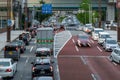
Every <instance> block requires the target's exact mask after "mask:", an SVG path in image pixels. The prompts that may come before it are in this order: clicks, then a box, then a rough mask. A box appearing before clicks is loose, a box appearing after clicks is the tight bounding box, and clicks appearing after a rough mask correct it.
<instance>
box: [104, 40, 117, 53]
mask: <svg viewBox="0 0 120 80" xmlns="http://www.w3.org/2000/svg"><path fill="white" fill-rule="evenodd" d="M117 47H119V45H118V43H117V41H116V40H115V39H113V38H106V39H105V41H104V42H103V48H104V49H105V51H112V50H113V49H114V48H117Z"/></svg>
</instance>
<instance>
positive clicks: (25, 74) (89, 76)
mask: <svg viewBox="0 0 120 80" xmlns="http://www.w3.org/2000/svg"><path fill="white" fill-rule="evenodd" d="M71 33H72V35H73V36H72V38H71V39H70V40H69V41H68V42H67V44H66V45H65V46H64V47H63V49H62V50H61V51H60V53H59V55H58V59H57V60H58V61H55V63H54V78H55V80H59V79H57V78H58V77H57V76H56V75H58V71H59V74H60V80H119V79H120V76H119V75H120V66H119V65H118V64H116V63H114V62H110V60H109V55H110V52H105V51H104V50H103V48H102V47H101V46H99V45H98V44H97V41H93V40H92V39H91V40H90V41H91V44H92V47H91V48H90V47H82V48H78V47H77V46H76V45H75V42H76V35H77V34H78V33H81V34H84V32H82V31H72V32H71ZM35 50H36V44H35V38H33V39H32V40H31V42H30V45H29V46H27V50H26V51H25V53H23V54H21V58H20V60H19V61H18V65H17V72H16V74H15V76H14V78H13V79H7V80H31V69H32V64H31V62H32V61H33V59H34V58H35V54H34V53H35ZM0 56H1V57H3V51H1V54H0ZM57 64H58V65H57ZM57 66H58V68H59V70H56V69H57Z"/></svg>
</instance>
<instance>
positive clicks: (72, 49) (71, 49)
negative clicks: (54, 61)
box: [59, 36, 110, 56]
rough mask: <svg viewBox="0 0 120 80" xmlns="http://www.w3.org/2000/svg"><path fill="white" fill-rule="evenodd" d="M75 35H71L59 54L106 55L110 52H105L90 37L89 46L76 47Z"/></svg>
mask: <svg viewBox="0 0 120 80" xmlns="http://www.w3.org/2000/svg"><path fill="white" fill-rule="evenodd" d="M76 42H77V37H76V36H73V37H72V38H71V39H70V40H69V41H68V42H67V44H66V45H65V46H64V47H63V49H62V50H61V51H60V54H59V55H76V56H77V55H82V56H83V55H88V56H108V55H110V52H105V50H103V48H102V46H100V45H99V44H98V43H97V41H93V40H92V39H90V42H91V47H78V46H77V45H76Z"/></svg>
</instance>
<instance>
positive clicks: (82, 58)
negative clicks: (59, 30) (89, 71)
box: [80, 56, 87, 64]
mask: <svg viewBox="0 0 120 80" xmlns="http://www.w3.org/2000/svg"><path fill="white" fill-rule="evenodd" d="M80 58H81V60H82V61H83V63H84V64H87V63H86V60H85V57H83V56H80Z"/></svg>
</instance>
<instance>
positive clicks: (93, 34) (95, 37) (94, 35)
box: [92, 28, 104, 40]
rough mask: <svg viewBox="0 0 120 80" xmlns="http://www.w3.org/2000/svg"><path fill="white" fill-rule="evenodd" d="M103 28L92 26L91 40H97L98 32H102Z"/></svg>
mask: <svg viewBox="0 0 120 80" xmlns="http://www.w3.org/2000/svg"><path fill="white" fill-rule="evenodd" d="M103 31H104V30H103V29H102V28H94V29H93V31H92V38H93V40H98V33H99V32H103Z"/></svg>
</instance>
